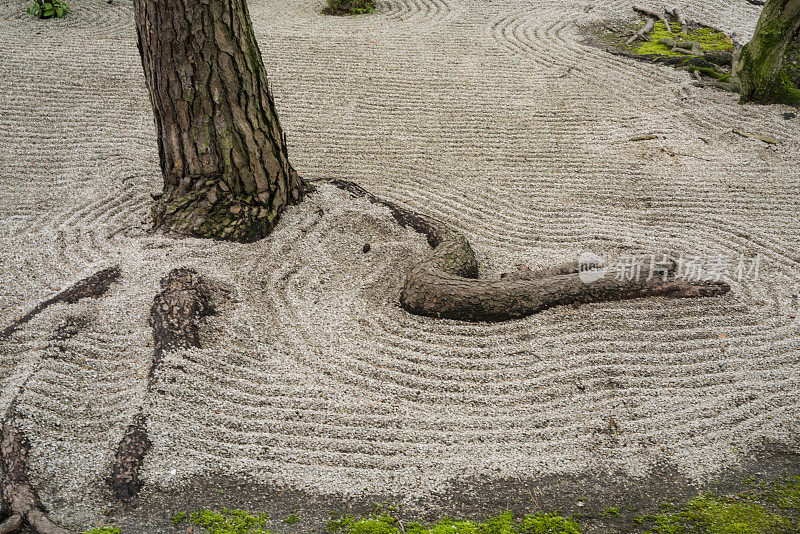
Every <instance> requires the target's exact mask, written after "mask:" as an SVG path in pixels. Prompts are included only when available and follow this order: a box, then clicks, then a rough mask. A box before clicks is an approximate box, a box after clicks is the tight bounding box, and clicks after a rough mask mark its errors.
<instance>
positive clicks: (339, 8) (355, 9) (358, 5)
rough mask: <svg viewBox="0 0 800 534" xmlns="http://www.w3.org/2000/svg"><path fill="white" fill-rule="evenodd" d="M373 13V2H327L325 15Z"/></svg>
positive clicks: (372, 0)
mask: <svg viewBox="0 0 800 534" xmlns="http://www.w3.org/2000/svg"><path fill="white" fill-rule="evenodd" d="M374 11H375V0H328V5H327V6H326V7H325V9H323V10H322V12H323V13H324V14H325V15H363V14H365V13H372V12H374Z"/></svg>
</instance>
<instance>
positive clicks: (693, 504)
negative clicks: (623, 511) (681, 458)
mask: <svg viewBox="0 0 800 534" xmlns="http://www.w3.org/2000/svg"><path fill="white" fill-rule="evenodd" d="M645 519H649V520H651V521H652V522H653V523H654V524H655V525H654V526H653V528H652V529H651V530H649V531H648V534H681V533H695V532H697V533H705V534H770V533H776V534H777V533H779V532H788V531H787V530H785V529H786V528H788V527H789V524H790V520H789V519H788V518H786V517H783V516H780V515H778V514H776V513H773V512H771V511H769V510H767V509H766V508H765V507H764V506H761V505H759V504H756V503H749V502H740V501H736V500H731V499H726V498H720V497H715V496H713V495H711V494H705V495H701V496H698V497H695V498H694V499H692V500H691V501H689V503H687V504H686V505H685V506H684V507H683V508H682V509H681V510H680V511H677V512H673V513H668V514H661V515H656V516H651V517H650V518H645Z"/></svg>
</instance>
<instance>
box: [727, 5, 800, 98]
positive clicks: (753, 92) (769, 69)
mask: <svg viewBox="0 0 800 534" xmlns="http://www.w3.org/2000/svg"><path fill="white" fill-rule="evenodd" d="M798 27H800V0H767V2H766V3H765V4H764V8H763V9H762V10H761V16H760V17H759V19H758V24H757V25H756V31H755V33H754V34H753V38H752V39H751V40H750V42H749V43H747V44H746V45H745V46H744V48H742V53H741V56H740V57H739V61H738V62H737V63H736V65H734V70H735V73H734V74H735V75H736V76H738V77H739V83H740V88H741V91H740V92H741V101H742V102H756V103H759V104H773V103H783V104H790V105H793V106H797V105H800V90H798V88H797V87H795V85H794V84H793V83H792V82H791V81H790V80H789V77H788V75H787V74H786V70H785V69H784V65H783V58H784V54H785V53H786V45H787V44H788V43H789V41H790V40H791V39H792V38H793V37H794V36H795V34H796V33H797V31H798Z"/></svg>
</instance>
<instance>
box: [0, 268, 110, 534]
mask: <svg viewBox="0 0 800 534" xmlns="http://www.w3.org/2000/svg"><path fill="white" fill-rule="evenodd" d="M120 274H121V271H120V269H119V267H116V266H115V267H109V268H107V269H103V270H101V271H98V272H96V273H95V274H93V275H91V276H89V277H87V278H84V279H83V280H80V281H78V282H77V283H75V284H74V285H72V286H70V287H69V288H67V289H65V290H64V291H62V292H60V293H58V294H57V295H55V296H54V297H51V298H49V299H47V300H45V301H43V302H41V303H39V304H38V305H36V307H35V308H33V309H32V310H31V311H29V312H28V313H26V314H25V315H23V316H22V317H20V318H19V319H17V320H16V321H14V322H13V323H11V324H10V325H9V326H7V327H6V328H5V329H4V330H2V331H0V340H3V339H7V338H9V337H10V336H11V335H12V334H13V333H14V332H15V331H16V330H17V329H18V328H19V327H21V326H23V325H25V324H26V323H27V322H29V321H30V320H31V319H33V318H34V317H35V316H36V315H37V314H39V313H41V312H42V311H44V310H45V309H46V308H47V307H49V306H50V305H52V304H56V303H59V302H63V303H66V304H74V303H76V302H78V301H79V300H82V299H85V298H100V297H102V296H103V295H105V294H106V293H107V292H108V290H109V288H110V287H111V284H112V283H113V282H115V281H116V280H118V279H119V277H120ZM21 389H22V388H21ZM15 408H16V405H15V402H14V401H12V403H11V406H10V407H9V409H8V412H7V415H6V417H5V419H4V420H3V424H2V429H0V471H2V483H3V485H2V510H3V511H6V512H7V513H8V517H6V518H5V519H4V520H3V522H2V523H0V534H10V533H12V532H18V531H19V530H21V529H22V528H23V527H24V526H28V527H30V528H31V530H32V531H33V532H35V533H36V534H72V531H71V530H67V529H64V528H61V527H60V526H58V525H56V524H55V523H53V521H51V520H50V518H49V517H47V513H46V511H45V510H44V506H43V505H42V502H41V499H40V498H39V494H38V493H37V491H36V489H34V488H33V486H31V483H30V481H29V479H28V454H29V453H30V449H31V445H30V441H29V440H28V437H27V436H26V435H25V433H24V432H23V431H21V430H19V429H16V428H14V426H13V425H12V423H11V420H12V418H13V415H14V412H15Z"/></svg>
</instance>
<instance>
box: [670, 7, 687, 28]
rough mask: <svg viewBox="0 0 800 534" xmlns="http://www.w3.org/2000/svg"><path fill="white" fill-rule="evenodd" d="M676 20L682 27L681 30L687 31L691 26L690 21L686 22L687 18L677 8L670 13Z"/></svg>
mask: <svg viewBox="0 0 800 534" xmlns="http://www.w3.org/2000/svg"><path fill="white" fill-rule="evenodd" d="M670 13H671V14H672V16H673V17H675V20H677V21H678V24H680V25H681V29H684V30H685V29H686V28H687V27H688V26H689V21H687V20H686V17H684V16H683V13H682V12H681V10H680V9H678V8H677V7H676V8H675V9H673V10H672V11H670Z"/></svg>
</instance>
